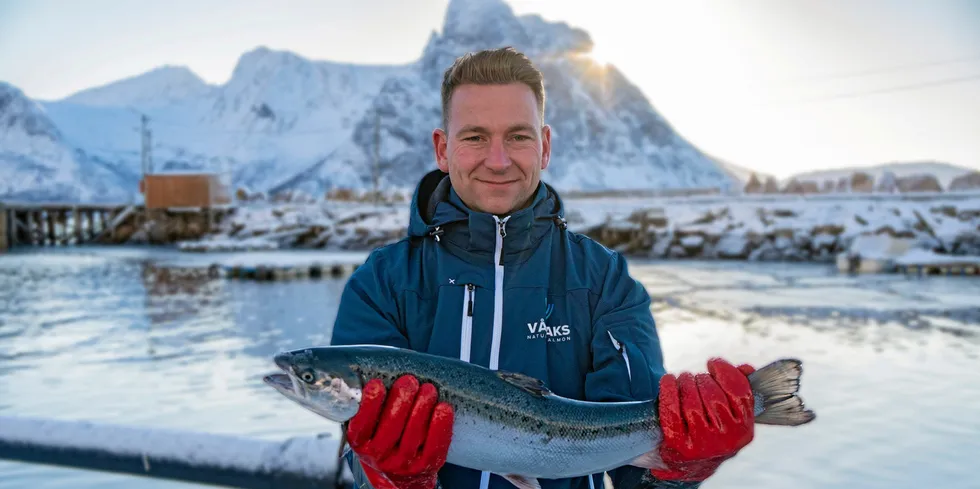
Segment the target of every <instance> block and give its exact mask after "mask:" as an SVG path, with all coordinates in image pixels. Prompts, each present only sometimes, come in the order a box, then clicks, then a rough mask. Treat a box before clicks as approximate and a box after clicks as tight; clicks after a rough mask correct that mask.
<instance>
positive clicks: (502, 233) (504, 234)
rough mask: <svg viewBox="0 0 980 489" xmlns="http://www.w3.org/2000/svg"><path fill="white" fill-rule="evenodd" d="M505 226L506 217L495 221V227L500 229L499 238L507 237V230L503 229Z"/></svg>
mask: <svg viewBox="0 0 980 489" xmlns="http://www.w3.org/2000/svg"><path fill="white" fill-rule="evenodd" d="M506 227H507V219H504V220H502V221H500V222H498V223H497V228H498V229H499V230H500V237H501V238H506V237H507V230H506V229H504V228H506Z"/></svg>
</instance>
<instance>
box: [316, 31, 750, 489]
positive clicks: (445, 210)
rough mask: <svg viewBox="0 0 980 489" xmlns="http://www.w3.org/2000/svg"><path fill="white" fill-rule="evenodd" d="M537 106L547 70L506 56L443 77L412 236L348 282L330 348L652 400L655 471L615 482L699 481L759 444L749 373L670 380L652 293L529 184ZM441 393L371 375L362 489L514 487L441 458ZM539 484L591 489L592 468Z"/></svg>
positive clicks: (354, 425) (541, 142)
mask: <svg viewBox="0 0 980 489" xmlns="http://www.w3.org/2000/svg"><path fill="white" fill-rule="evenodd" d="M544 105H545V92H544V85H543V80H542V75H541V73H540V72H539V71H538V70H537V69H536V68H535V67H534V66H533V65H532V63H531V62H530V61H529V60H528V59H527V58H526V57H525V56H524V55H522V54H520V53H518V52H516V51H514V50H513V49H510V48H505V49H496V50H487V51H481V52H477V53H471V54H468V55H466V56H462V57H460V58H459V59H457V60H456V62H455V63H454V64H453V65H452V66H451V67H450V68H449V69H448V70H446V72H445V76H444V79H443V85H442V113H443V121H442V127H441V128H439V129H436V130H434V131H433V135H432V140H433V144H434V146H435V158H436V161H437V163H438V167H439V169H438V170H435V171H433V172H431V173H429V174H427V175H425V176H424V177H423V178H422V180H421V182H420V183H419V184H418V187H417V189H416V191H415V194H414V197H413V200H412V204H411V213H410V221H409V224H408V236H407V237H406V238H405V239H403V240H401V241H399V242H397V243H394V244H391V245H388V246H385V247H382V248H379V249H377V250H375V251H374V252H372V253H371V255H370V257H369V258H368V260H367V261H366V263H365V264H364V265H363V266H361V267H360V268H358V270H357V271H356V272H355V273H354V274H353V275H352V276H351V277H350V280H349V282H348V284H347V286H346V288H345V290H344V292H343V294H342V298H341V304H340V309H339V311H338V314H337V320H336V324H335V326H334V330H333V339H332V343H333V344H336V345H344V344H347V345H349V344H381V345H390V346H396V347H401V348H410V349H413V350H417V351H422V352H426V353H430V354H434V355H441V356H446V357H454V358H459V359H462V360H464V361H467V362H472V363H476V364H479V365H482V366H484V367H488V368H490V369H494V370H498V369H499V370H506V371H512V372H520V373H523V374H526V375H530V376H532V377H536V378H538V379H541V380H542V381H544V382H545V384H546V385H547V386H548V387H549V388H550V389H551V390H552V391H553V392H555V393H556V394H558V395H561V396H565V397H569V398H573V399H582V400H589V401H601V402H608V401H631V400H646V399H654V398H658V397H659V403H660V409H661V413H662V420H661V424H662V427H663V431H664V443H663V447H662V449H661V450H660V453H659V455H660V456H661V458H662V459H663V462H664V463H663V465H662V466H660V467H659V468H655V469H649V470H648V469H644V468H639V467H633V466H625V467H621V468H618V469H616V470H613V471H611V472H610V474H609V475H610V477H611V479H612V480H613V483H614V485H615V486H616V487H617V488H618V489H622V488H632V487H637V485H638V484H641V482H640V480H641V476H642V479H643V482H642V484H644V485H645V487H683V488H694V487H698V486H699V485H700V482H701V481H703V480H704V479H706V478H707V477H708V476H710V475H711V474H712V473H714V471H715V469H717V467H718V465H719V464H720V463H721V462H722V461H723V460H725V459H727V458H730V457H732V456H734V455H735V453H736V452H738V450H740V449H741V448H742V447H744V446H745V445H746V444H748V443H749V441H750V440H751V439H752V436H753V418H752V412H751V405H752V404H751V403H752V394H751V391H750V389H749V386H748V381H747V379H746V378H745V375H746V374H747V373H749V372H751V371H752V367H749V366H742V367H739V369H736V368H735V367H734V366H732V365H731V364H729V363H727V362H725V361H723V360H717V359H716V360H712V361H711V362H709V365H708V370H709V372H710V373H705V374H699V375H697V376H693V375H691V374H687V373H685V374H682V375H681V376H679V377H675V376H673V375H665V372H664V365H663V358H662V354H661V349H660V342H659V339H658V336H657V331H656V327H655V324H654V320H653V317H652V314H651V312H650V297H649V295H648V294H647V292H646V290H645V289H644V287H643V286H642V285H641V284H639V283H638V282H636V281H635V280H633V279H632V278H631V277H630V275H629V273H628V271H627V264H626V260H625V259H624V258H623V257H622V256H620V255H619V254H617V253H615V252H612V251H610V250H609V249H607V248H605V247H603V246H601V245H600V244H598V243H596V242H595V241H593V240H591V239H589V238H587V237H585V236H582V235H579V234H575V233H572V232H570V231H568V230H567V229H566V225H565V220H564V218H563V213H564V208H563V205H562V201H561V199H560V198H559V196H558V194H557V193H556V192H555V190H554V189H553V188H552V187H550V186H549V185H546V184H544V183H542V182H541V180H540V176H541V171H542V170H544V169H545V168H547V167H548V164H549V163H550V157H551V128H550V127H549V126H548V125H546V124H544ZM596 171H597V172H599V171H602V169H601V168H597V169H596ZM437 397H438V393H437V392H436V390H435V388H434V387H433V386H432V385H429V384H427V385H421V386H420V385H419V382H418V380H417V379H415V378H414V377H412V376H404V377H402V378H400V379H398V380H397V381H396V382H395V383H394V384H393V385H392V386H390V391H389V390H386V389H385V387H384V386H383V385H382V384H381V383H380V381H377V380H371V381H370V382H368V383H367V384H366V385H365V386H364V389H363V392H362V401H361V407H360V408H359V411H358V413H357V415H356V416H355V417H354V418H353V419H351V421H350V422H349V424H348V426H346V427H345V429H346V435H347V438H348V441H349V443H350V446H351V451H350V452H348V454H347V460H348V462H349V463H350V464H351V468H352V471H353V472H354V474H355V477H356V479H357V481H358V487H367V485H368V484H367V483H368V482H369V483H370V486H373V487H374V488H375V489H388V488H397V489H434V488H436V487H443V488H446V489H504V488H510V487H513V485H512V484H511V483H510V482H508V481H507V480H506V479H503V478H502V477H500V476H499V475H494V474H488V473H480V472H479V471H475V470H471V469H467V468H463V467H457V466H454V465H452V464H447V463H446V453H447V450H448V447H449V444H450V440H451V436H452V421H453V412H452V407H451V406H449V405H448V404H445V403H439V402H438V399H437ZM365 479H366V480H365ZM540 483H541V486H542V488H543V489H559V488H560V489H572V488H575V489H587V488H595V487H602V484H603V479H602V474H595V475H593V476H591V477H580V478H574V479H568V480H542V481H540Z"/></svg>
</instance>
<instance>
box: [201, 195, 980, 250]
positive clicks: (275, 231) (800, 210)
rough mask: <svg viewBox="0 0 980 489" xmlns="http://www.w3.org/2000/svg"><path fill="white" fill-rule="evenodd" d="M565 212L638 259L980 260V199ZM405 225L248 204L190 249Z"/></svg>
mask: <svg viewBox="0 0 980 489" xmlns="http://www.w3.org/2000/svg"><path fill="white" fill-rule="evenodd" d="M565 205H566V216H567V217H566V221H567V222H568V225H569V230H571V231H573V232H579V233H584V234H587V235H589V236H592V237H594V238H595V239H597V240H599V241H600V242H602V244H603V245H605V246H607V247H610V248H612V249H615V250H617V251H619V252H622V253H624V254H627V255H630V256H640V257H652V258H722V259H743V260H750V261H756V260H815V261H821V262H830V261H832V260H834V258H835V257H837V256H838V255H847V256H850V255H853V254H855V253H857V254H860V255H861V257H862V258H865V259H872V258H874V259H880V260H883V261H889V260H892V259H893V258H895V257H897V256H901V255H902V253H904V252H905V251H907V250H909V249H927V250H933V249H934V250H936V251H941V252H943V253H946V254H956V255H959V256H980V195H974V196H972V197H969V198H967V197H965V196H964V195H957V196H944V197H940V196H935V197H933V198H930V199H921V198H916V199H907V198H905V197H904V196H902V195H890V196H887V198H886V197H882V196H878V197H875V198H871V197H865V198H863V199H860V198H857V196H853V195H849V196H840V198H837V199H833V198H831V197H830V196H826V195H825V196H820V198H799V197H786V196H783V197H781V198H777V197H769V198H759V197H757V196H739V197H717V196H716V197H710V198H709V197H697V198H667V199H664V198H654V199H643V198H634V199H626V198H566V199H565ZM407 223H408V205H407V203H401V204H371V203H358V202H341V201H332V200H331V201H321V202H317V203H308V204H280V205H275V204H265V203H260V204H249V205H246V206H243V207H241V208H240V209H239V210H238V211H237V213H236V214H234V215H232V217H231V218H229V219H227V220H225V221H224V222H223V223H222V225H221V229H220V232H219V233H218V234H216V235H214V236H210V237H208V238H206V239H203V240H200V241H195V242H189V243H186V244H185V246H187V247H193V248H194V249H202V250H205V251H207V250H212V251H214V250H219V249H226V250H234V249H245V248H246V247H248V246H257V244H259V243H267V244H269V247H270V248H275V249H279V250H286V249H309V248H313V249H326V250H361V251H367V250H371V249H373V248H375V247H377V246H381V245H384V244H388V243H391V242H394V241H396V240H398V239H401V238H402V237H403V236H404V235H405V226H406V225H407ZM924 223H925V224H924ZM606 231H610V232H606ZM222 247H223V248H222ZM270 263H272V262H270Z"/></svg>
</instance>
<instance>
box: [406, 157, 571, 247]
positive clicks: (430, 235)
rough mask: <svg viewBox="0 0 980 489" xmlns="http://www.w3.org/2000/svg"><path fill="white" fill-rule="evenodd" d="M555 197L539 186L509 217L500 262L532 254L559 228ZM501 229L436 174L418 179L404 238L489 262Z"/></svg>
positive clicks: (559, 207)
mask: <svg viewBox="0 0 980 489" xmlns="http://www.w3.org/2000/svg"><path fill="white" fill-rule="evenodd" d="M563 214H564V206H563V204H562V201H561V198H560V197H559V196H558V193H557V192H556V191H555V190H554V188H552V187H551V186H550V185H548V184H546V183H544V182H541V183H540V184H538V189H537V191H536V192H535V195H534V199H533V201H532V202H531V204H530V205H529V206H528V207H526V208H524V209H521V210H519V211H517V212H515V213H513V214H511V215H510V216H506V218H507V221H506V223H505V225H504V227H503V230H504V232H505V236H504V239H503V244H504V248H503V255H504V258H503V259H504V262H505V263H506V262H508V261H513V260H519V259H520V257H521V256H522V255H526V254H527V253H529V252H530V251H533V250H534V248H535V247H536V246H537V244H538V243H539V242H540V241H541V239H542V238H543V237H544V236H545V235H547V234H548V233H550V232H551V231H552V230H553V229H554V228H555V227H556V226H557V227H559V228H561V229H564V228H565V227H566V226H565V220H564V218H563ZM499 232H500V227H499V226H498V224H497V220H496V219H495V218H494V216H493V215H492V214H487V213H484V212H476V211H474V210H471V209H470V208H469V207H467V206H466V204H464V203H463V201H462V200H461V199H460V198H459V196H458V195H457V194H456V191H455V190H453V188H452V185H451V183H450V180H449V175H448V174H446V173H444V172H442V171H440V170H435V171H432V172H429V173H428V174H426V175H425V176H423V177H422V179H421V180H420V181H419V184H418V186H417V187H416V189H415V194H414V196H413V197H412V204H411V208H410V217H409V225H408V234H409V236H412V237H426V238H427V239H435V240H437V241H438V242H440V243H445V244H447V245H449V246H451V247H453V248H456V249H458V250H460V251H462V252H464V253H466V254H470V255H472V256H474V257H476V258H480V259H484V258H486V259H490V260H492V259H493V255H494V247H495V246H496V240H497V236H498V233H499Z"/></svg>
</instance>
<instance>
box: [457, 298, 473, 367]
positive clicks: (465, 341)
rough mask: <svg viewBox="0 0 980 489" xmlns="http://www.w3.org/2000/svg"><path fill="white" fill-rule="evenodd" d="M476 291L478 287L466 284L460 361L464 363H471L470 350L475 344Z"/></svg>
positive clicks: (460, 338) (460, 336)
mask: <svg viewBox="0 0 980 489" xmlns="http://www.w3.org/2000/svg"><path fill="white" fill-rule="evenodd" d="M474 289H476V287H475V286H474V285H473V284H466V290H465V291H464V292H463V320H462V325H461V328H460V335H459V359H460V360H462V361H464V362H469V361H470V350H471V349H472V346H471V345H472V344H473V303H474V302H475V301H476V296H475V295H474V293H473V290H474Z"/></svg>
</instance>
